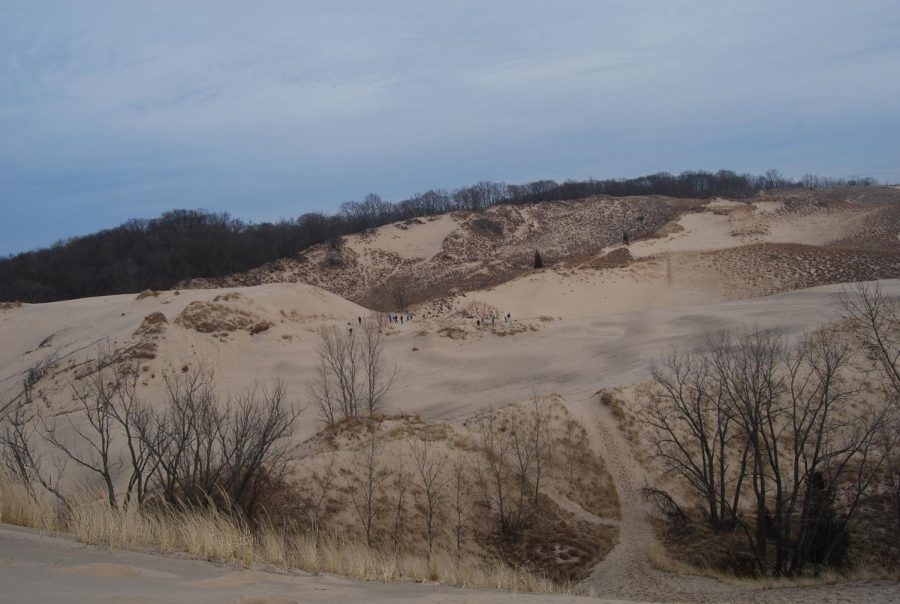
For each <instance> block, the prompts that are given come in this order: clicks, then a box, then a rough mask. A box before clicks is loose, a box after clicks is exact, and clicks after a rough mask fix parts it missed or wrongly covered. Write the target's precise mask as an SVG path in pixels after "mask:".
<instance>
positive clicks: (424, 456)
mask: <svg viewBox="0 0 900 604" xmlns="http://www.w3.org/2000/svg"><path fill="white" fill-rule="evenodd" d="M411 449H412V455H413V460H414V461H415V462H416V470H417V476H416V477H417V478H418V483H417V485H416V486H417V487H418V488H417V492H418V493H419V494H420V495H421V497H422V501H421V506H420V507H421V509H422V514H423V517H424V520H425V541H426V543H427V545H428V551H427V558H428V562H429V563H430V562H431V552H432V550H433V547H434V538H435V536H436V534H437V519H438V515H439V514H440V509H441V507H442V506H443V504H444V498H445V494H444V491H445V488H446V486H447V477H446V476H445V471H444V470H445V467H446V465H447V459H448V458H447V457H446V455H440V454H439V453H435V451H433V450H432V449H431V448H430V447H429V441H428V438H427V437H425V436H422V437H421V438H419V439H418V440H415V441H413V443H412V445H411ZM417 499H418V498H417Z"/></svg>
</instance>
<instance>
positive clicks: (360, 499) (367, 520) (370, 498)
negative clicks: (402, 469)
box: [348, 426, 390, 547]
mask: <svg viewBox="0 0 900 604" xmlns="http://www.w3.org/2000/svg"><path fill="white" fill-rule="evenodd" d="M359 462H360V464H359V465H360V466H361V467H362V470H363V476H362V479H361V480H359V481H358V482H357V483H356V484H352V485H348V487H349V489H350V500H351V501H352V503H353V509H354V510H356V515H357V516H358V517H359V522H360V524H362V528H363V532H365V534H366V545H368V546H369V547H372V543H373V536H374V530H375V522H376V521H377V519H378V514H379V512H380V511H381V502H380V491H381V486H382V484H383V483H384V481H385V480H387V479H388V477H389V476H390V473H389V472H387V471H386V470H385V469H384V468H383V467H382V464H381V442H380V441H379V439H378V435H377V429H376V427H375V426H370V427H369V435H368V444H367V445H366V448H365V449H364V450H363V452H362V455H361V456H360V460H359Z"/></svg>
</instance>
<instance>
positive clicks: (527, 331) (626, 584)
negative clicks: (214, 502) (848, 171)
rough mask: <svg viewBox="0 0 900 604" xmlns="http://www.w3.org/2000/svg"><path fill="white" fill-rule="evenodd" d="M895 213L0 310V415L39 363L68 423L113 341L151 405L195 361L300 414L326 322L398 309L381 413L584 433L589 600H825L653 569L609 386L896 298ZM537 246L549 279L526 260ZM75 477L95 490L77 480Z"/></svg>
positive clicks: (52, 402)
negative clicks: (667, 358) (738, 333)
mask: <svg viewBox="0 0 900 604" xmlns="http://www.w3.org/2000/svg"><path fill="white" fill-rule="evenodd" d="M897 202H900V191H898V190H896V189H886V188H876V189H860V190H853V191H828V192H824V193H820V192H807V191H798V192H779V193H777V194H772V195H764V196H761V197H759V198H755V199H751V200H746V201H732V200H714V201H709V202H701V201H684V200H673V199H664V198H627V199H588V200H583V201H579V202H571V203H546V204H538V205H535V206H522V207H518V206H512V207H510V206H497V207H494V208H491V209H490V210H488V211H486V212H484V213H483V214H464V213H454V214H448V215H444V216H440V217H437V218H433V219H431V220H414V221H409V222H406V223H401V224H394V225H388V226H385V227H381V228H379V229H376V230H375V231H373V232H370V233H365V234H360V235H355V236H352V237H347V238H345V239H344V240H343V241H342V242H341V243H340V244H339V245H335V246H330V245H323V246H317V247H314V248H312V249H310V250H308V251H306V252H305V253H304V254H302V255H301V256H299V257H297V258H290V259H284V260H282V261H279V262H277V263H274V264H272V265H267V266H264V267H260V268H259V269H257V270H255V271H251V272H249V273H246V274H241V275H234V276H232V277H229V278H227V279H223V280H219V281H215V282H200V281H194V282H192V283H191V284H190V286H191V287H190V288H188V289H180V290H178V291H165V292H144V293H141V294H138V293H137V292H136V293H135V294H133V295H122V296H110V297H104V298H91V299H82V300H73V301H66V302H57V303H52V304H41V305H29V304H26V305H9V307H4V308H2V309H0V341H2V342H3V346H2V347H0V404H2V403H3V401H9V400H13V398H14V397H15V396H16V395H17V393H18V392H19V391H20V389H21V385H22V381H23V379H24V378H25V377H26V376H28V375H29V371H34V370H35V369H36V368H37V369H39V371H38V373H37V374H35V375H34V377H35V381H34V385H35V386H34V387H35V391H36V393H37V397H36V398H37V400H39V402H40V404H41V405H42V406H43V407H44V408H45V409H46V412H48V413H57V412H60V411H64V410H65V409H66V407H67V405H70V403H71V397H70V394H69V390H68V388H69V384H70V383H71V382H72V381H73V380H77V379H78V375H79V373H78V372H79V368H80V367H82V365H83V363H84V362H85V360H86V359H88V358H89V357H90V356H91V355H92V354H94V352H95V350H96V349H97V347H98V346H101V345H104V344H115V345H117V346H124V347H130V349H131V350H132V354H133V355H134V356H135V357H136V358H138V359H140V362H141V380H140V386H139V395H140V397H141V399H142V400H146V401H148V402H150V403H152V402H153V401H155V400H158V399H160V398H161V397H162V396H163V389H164V384H163V381H162V374H163V372H164V371H175V372H178V371H187V370H188V368H190V367H196V366H197V365H198V364H200V363H203V364H205V365H206V366H208V367H210V368H211V369H213V370H214V371H215V373H216V376H217V381H218V385H219V386H220V387H221V388H222V389H223V390H225V391H229V392H231V391H234V392H237V391H240V390H241V389H243V388H246V387H247V385H248V384H252V383H254V382H264V381H267V380H272V379H275V378H278V379H280V380H281V381H282V382H283V384H284V385H285V387H286V388H287V391H288V393H289V396H290V397H292V399H295V400H298V401H304V400H306V398H307V397H308V395H307V385H308V383H309V382H310V380H312V379H314V378H315V375H316V371H317V366H318V362H319V356H318V353H317V346H318V343H319V336H318V334H317V330H318V329H319V328H320V327H322V326H336V327H338V328H339V329H340V330H347V329H352V328H353V327H354V326H358V325H359V321H360V319H361V318H365V317H367V316H369V315H370V313H371V312H372V310H373V309H377V310H393V309H395V308H396V305H397V304H398V303H399V302H403V301H408V302H409V309H408V312H409V313H411V314H412V315H413V318H412V320H411V321H409V320H404V323H403V324H394V323H390V324H386V325H385V327H384V333H385V350H384V352H385V356H386V357H387V358H389V359H390V361H391V363H394V364H396V367H397V377H396V381H395V383H394V386H393V388H392V389H391V391H390V393H389V396H388V398H387V400H386V402H385V407H384V412H385V413H386V414H387V416H388V417H399V418H403V417H407V418H408V417H410V416H416V415H418V416H419V420H416V421H424V422H435V423H442V424H443V425H445V426H446V428H445V429H444V430H445V432H446V433H447V434H457V433H458V434H461V435H464V434H465V430H466V429H467V422H469V420H470V419H471V418H472V417H473V416H474V415H476V414H477V413H479V412H481V411H483V410H484V409H487V408H489V407H491V406H493V407H505V406H507V405H511V404H519V403H523V402H525V401H528V400H529V399H530V398H531V397H532V396H533V394H534V393H540V394H542V395H545V396H547V397H552V399H553V400H554V401H556V403H555V404H558V405H559V408H560V409H561V411H560V413H561V414H562V415H561V417H571V418H572V419H573V421H577V422H578V424H579V425H581V426H583V429H584V431H585V438H586V442H587V444H586V445H585V446H586V447H587V450H589V451H590V452H591V454H592V455H595V456H596V458H597V459H598V460H600V461H599V462H598V464H599V465H598V466H597V467H598V468H601V469H600V470H597V472H598V475H599V474H602V475H603V476H607V475H608V477H609V478H608V479H609V481H610V484H612V485H613V486H614V492H615V493H616V494H617V502H616V505H615V508H609V509H605V508H604V509H602V510H601V509H600V508H597V509H593V510H591V509H589V508H590V507H591V506H590V505H588V504H586V503H585V502H583V501H582V502H579V501H577V496H576V495H575V494H573V493H569V492H567V491H566V490H565V488H564V486H563V485H562V483H560V485H558V486H557V487H554V490H553V492H551V493H550V495H549V497H550V498H551V499H552V500H553V502H554V505H555V506H557V507H558V509H559V510H562V511H561V512H560V517H561V518H562V517H565V518H567V520H566V521H567V522H569V523H570V525H569V526H577V523H578V522H582V523H585V526H588V525H590V526H594V527H611V528H612V529H614V532H615V535H616V537H615V538H614V542H613V543H611V544H610V545H609V548H608V549H604V550H602V552H601V550H599V549H598V550H597V551H598V552H601V554H600V555H601V556H602V557H603V558H604V559H603V560H599V561H596V562H591V564H592V566H590V567H589V568H588V572H587V575H586V578H585V579H584V581H585V582H584V585H585V586H587V587H590V588H593V590H594V591H595V593H598V594H601V595H604V596H607V597H611V598H618V597H623V598H634V599H639V600H641V599H642V600H646V601H656V600H660V601H663V600H667V599H670V598H673V597H676V596H677V597H678V598H679V599H684V600H686V601H688V600H700V601H747V600H749V599H757V600H759V601H790V600H794V598H795V597H796V598H806V599H807V600H809V601H818V600H819V599H820V598H821V597H823V594H827V588H810V589H812V591H810V592H802V593H801V592H791V591H790V590H786V591H785V592H775V591H773V592H770V593H767V594H762V592H758V591H753V590H750V591H742V590H743V589H744V588H740V589H739V588H736V587H734V586H732V585H726V584H723V583H720V582H718V581H714V580H712V579H705V578H699V577H684V576H680V577H675V576H672V575H669V574H667V573H665V572H663V571H660V570H657V569H655V568H652V566H651V564H650V562H649V559H650V552H651V551H653V549H654V548H655V547H658V544H657V543H656V540H655V537H654V535H653V531H652V527H651V525H650V524H649V521H648V520H647V514H646V505H645V503H644V502H643V501H642V500H641V499H640V497H639V494H638V492H637V490H638V488H639V486H640V485H641V484H642V483H643V481H644V479H645V478H646V476H647V470H646V468H645V467H644V466H643V465H642V464H641V463H640V461H639V459H637V458H636V456H635V454H634V451H633V450H632V445H630V444H629V443H628V442H627V440H626V438H625V436H624V435H623V432H622V430H620V425H619V420H618V419H617V418H616V417H615V415H614V413H613V412H612V411H611V410H610V409H609V408H607V407H605V406H604V405H602V404H600V403H599V399H598V392H600V391H611V390H614V389H627V387H629V386H631V385H634V384H637V383H640V382H642V381H645V380H646V379H647V375H648V362H649V360H650V359H653V358H655V357H656V356H658V355H660V354H661V353H664V352H665V351H667V350H668V349H669V348H670V347H671V346H673V345H674V344H676V343H677V344H679V345H689V344H691V343H692V342H694V343H696V342H699V341H700V340H701V339H702V338H703V336H704V335H706V334H708V333H711V332H713V331H716V330H720V329H724V328H729V327H736V326H741V325H754V324H755V325H762V326H772V327H780V328H782V329H784V330H785V331H786V332H788V333H791V334H797V333H801V332H803V331H808V330H811V329H815V328H817V327H819V326H820V325H821V324H823V323H825V322H828V321H832V320H835V319H837V318H838V317H839V316H840V300H839V295H840V292H841V289H842V286H841V285H840V284H842V283H847V282H852V281H857V280H870V279H882V280H885V281H883V286H884V288H885V290H886V291H887V292H888V293H889V294H891V295H900V281H898V280H896V279H897V278H898V277H900V239H898V235H900V214H898V212H900V210H898V209H897V208H898V207H900V206H898V205H897ZM623 232H628V233H629V238H630V239H631V241H630V242H629V244H628V245H625V244H624V243H623V242H622V238H623ZM536 249H537V250H539V251H540V252H541V254H542V256H543V258H544V261H545V266H546V268H544V269H540V270H535V269H533V268H532V267H531V261H532V258H533V254H534V251H535V250H536ZM398 290H402V292H401V294H402V296H403V297H405V298H406V300H402V299H398V297H397V291H398ZM507 313H510V320H506V315H507ZM390 421H395V420H390ZM396 421H398V422H400V424H398V426H400V427H394V428H391V430H395V431H396V430H399V431H400V432H402V431H403V430H407V428H402V430H401V427H402V425H405V424H403V422H404V421H406V422H407V423H408V422H409V420H396ZM391 425H392V426H393V424H391ZM320 427H321V426H320V424H319V423H318V422H317V420H316V417H315V413H312V412H308V413H307V414H306V415H305V416H304V419H303V421H302V422H301V426H300V431H299V434H298V435H297V436H298V443H297V444H298V445H299V444H300V443H301V442H304V441H306V446H308V447H309V446H312V445H310V444H309V443H318V444H316V445H315V447H320V448H322V450H324V448H323V447H325V448H327V447H326V445H325V444H323V443H324V441H315V440H312V441H308V440H307V439H310V438H314V435H315V434H316V433H317V432H318V431H319V429H320ZM400 432H397V433H398V434H399V433H400ZM392 433H394V432H392ZM347 438H348V439H349V440H348V441H347V442H352V438H353V437H352V435H351V436H347ZM460 438H462V436H460ZM451 440H452V439H448V442H450V441H451ZM460 442H462V441H460ZM398 447H399V445H398ZM316 450H317V451H318V450H319V449H316ZM397 450H398V451H401V449H400V448H398V449H397ZM397 455H398V457H400V458H402V454H400V453H398V454H397ZM317 467H320V466H317ZM313 471H315V468H314V469H313ZM69 478H70V480H72V481H73V482H76V481H80V480H86V479H87V475H86V474H85V473H78V472H77V470H75V469H73V471H72V475H71V476H70V477H69ZM604 480H606V479H605V478H604ZM601 482H602V481H601ZM610 492H613V491H612V490H610ZM555 509H556V508H555ZM619 509H621V513H619V512H618V511H617V510H619ZM598 530H599V529H598ZM592 555H593V554H592ZM639 576H640V577H643V579H639ZM746 589H750V588H746ZM817 589H818V590H826V591H816V590H817ZM860 589H861V590H863V591H860V592H854V593H856V594H857V595H860V594H863V595H864V597H866V598H868V597H872V598H881V599H885V600H886V599H889V598H891V597H897V594H898V593H900V592H898V588H897V587H896V585H895V584H891V583H889V584H887V585H881V584H879V585H877V586H871V585H869V586H865V587H862V588H860ZM865 590H869V591H865ZM851 597H855V596H851Z"/></svg>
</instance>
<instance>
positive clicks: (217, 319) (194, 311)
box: [175, 294, 271, 335]
mask: <svg viewBox="0 0 900 604" xmlns="http://www.w3.org/2000/svg"><path fill="white" fill-rule="evenodd" d="M229 296H239V294H225V295H224V296H216V298H215V300H222V301H226V302H227V301H232V300H235V299H236V298H235V297H229ZM175 323H176V324H177V325H180V326H182V327H185V328H187V329H193V330H194V331H198V332H200V333H220V332H233V331H239V330H243V331H246V332H248V333H249V334H250V335H254V334H257V333H260V332H263V331H266V330H267V329H269V327H271V323H269V322H268V321H266V320H264V319H262V318H261V317H259V316H257V315H255V314H253V313H251V312H250V311H247V310H244V309H242V308H235V307H234V306H230V305H227V304H223V303H222V302H219V301H213V302H202V301H200V300H196V301H194V302H191V303H190V304H188V305H187V307H185V309H184V310H183V311H181V314H180V315H178V316H177V317H176V318H175Z"/></svg>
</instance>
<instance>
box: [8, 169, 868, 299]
mask: <svg viewBox="0 0 900 604" xmlns="http://www.w3.org/2000/svg"><path fill="white" fill-rule="evenodd" d="M873 184H876V183H875V181H874V180H873V179H870V178H853V179H849V180H837V179H830V178H823V177H819V176H811V175H808V176H804V177H803V178H802V179H800V180H799V181H794V180H791V179H788V178H785V177H784V176H783V175H782V174H781V173H780V172H779V171H777V170H769V171H768V172H766V174H764V175H762V176H755V175H750V174H736V173H734V172H731V171H728V170H720V171H719V172H715V173H713V172H704V171H692V172H682V173H681V174H678V175H673V174H669V173H659V174H652V175H649V176H642V177H639V178H631V179H625V180H621V179H617V180H593V179H591V180H587V181H566V182H564V183H557V182H555V181H552V180H540V181H536V182H532V183H527V184H523V185H507V184H504V183H499V182H479V183H477V184H474V185H472V186H468V187H462V188H459V189H456V190H454V191H452V192H451V191H447V190H445V189H436V190H431V191H428V192H426V193H423V194H417V195H414V196H412V197H410V198H409V199H405V200H403V201H399V202H389V201H385V200H383V199H382V198H381V197H379V196H378V195H375V194H369V195H367V196H366V197H365V198H364V199H363V200H362V201H350V202H347V203H344V204H342V205H341V207H340V211H339V212H338V213H336V214H333V215H327V214H323V213H318V212H317V213H310V214H304V215H302V216H300V217H299V218H297V219H284V220H281V221H279V222H276V223H261V224H250V223H245V222H243V221H241V220H238V219H236V218H232V217H231V216H229V215H228V214H225V213H214V212H207V211H205V210H173V211H171V212H166V213H165V214H163V215H162V216H160V217H159V218H154V219H139V220H129V221H128V222H126V223H124V224H122V225H121V226H118V227H116V228H112V229H107V230H103V231H100V232H97V233H94V234H91V235H86V236H83V237H75V238H72V239H69V240H68V241H64V242H59V243H57V244H55V245H53V246H51V247H49V248H43V249H39V250H35V251H31V252H25V253H21V254H18V255H14V256H9V257H6V258H3V259H0V300H8V301H13V300H20V301H23V302H51V301H55V300H66V299H71V298H81V297H86V296H98V295H108V294H120V293H128V292H136V291H141V290H144V289H168V288H171V287H173V286H174V285H175V284H176V283H178V282H179V281H182V280H184V279H189V278H196V277H219V276H222V275H227V274H229V273H234V272H240V271H245V270H249V269H251V268H254V267H257V266H260V265H261V264H265V263H266V262H270V261H272V260H276V259H278V258H284V257H286V256H291V255H294V254H296V253H298V252H300V251H302V250H303V249H305V248H307V247H309V246H311V245H315V244H317V243H323V242H326V241H331V240H336V239H337V238H339V237H341V236H343V235H348V234H351V233H358V232H361V231H364V230H366V229H370V228H374V227H378V226H381V225H384V224H389V223H391V222H395V221H398V220H407V219H410V218H416V217H421V216H431V215H435V214H442V213H444V212H450V211H460V210H461V211H472V212H477V211H480V210H483V209H486V208H489V207H491V206H492V205H495V204H498V203H513V204H521V203H535V202H540V201H560V200H572V199H581V198H585V197H590V196H592V195H610V196H619V197H621V196H631V195H666V196H670V197H686V198H700V199H705V198H710V197H732V198H744V197H750V196H752V195H755V194H757V193H759V192H760V191H765V190H772V189H780V188H792V187H812V188H821V187H834V186H871V185H873Z"/></svg>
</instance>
